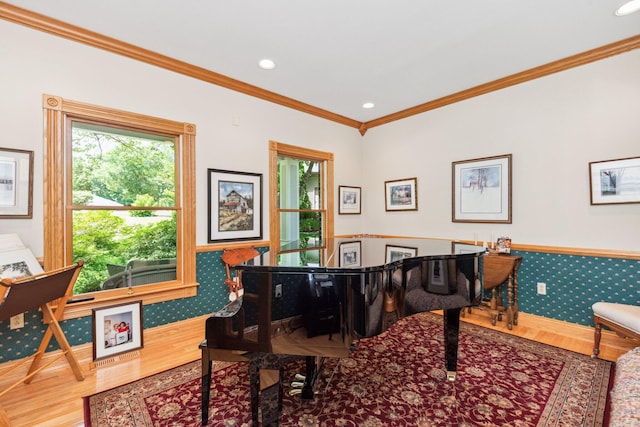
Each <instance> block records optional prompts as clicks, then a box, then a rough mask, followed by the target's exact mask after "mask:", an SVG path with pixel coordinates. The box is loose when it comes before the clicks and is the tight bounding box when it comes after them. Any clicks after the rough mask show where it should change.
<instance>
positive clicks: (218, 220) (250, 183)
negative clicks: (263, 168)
mask: <svg viewBox="0 0 640 427" xmlns="http://www.w3.org/2000/svg"><path fill="white" fill-rule="evenodd" d="M208 180H209V186H208V188H209V203H208V205H209V227H208V228H209V236H208V241H209V243H214V242H221V241H237V240H256V239H262V174H257V173H249V172H234V171H227V170H220V169H208Z"/></svg>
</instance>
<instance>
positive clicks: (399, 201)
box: [384, 178, 418, 211]
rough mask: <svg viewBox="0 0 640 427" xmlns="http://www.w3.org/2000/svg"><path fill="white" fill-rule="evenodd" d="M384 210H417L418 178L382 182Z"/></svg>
mask: <svg viewBox="0 0 640 427" xmlns="http://www.w3.org/2000/svg"><path fill="white" fill-rule="evenodd" d="M384 204H385V205H384V207H385V210H386V211H416V210H418V179H417V178H404V179H396V180H392V181H385V182H384Z"/></svg>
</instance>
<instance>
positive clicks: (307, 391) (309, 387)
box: [301, 356, 318, 400]
mask: <svg viewBox="0 0 640 427" xmlns="http://www.w3.org/2000/svg"><path fill="white" fill-rule="evenodd" d="M317 375H318V370H317V367H316V358H315V356H307V371H306V373H305V378H304V385H303V386H302V396H301V397H302V399H304V400H313V397H314V392H313V389H314V387H315V382H316V377H317Z"/></svg>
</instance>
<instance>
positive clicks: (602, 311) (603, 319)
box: [592, 302, 640, 357]
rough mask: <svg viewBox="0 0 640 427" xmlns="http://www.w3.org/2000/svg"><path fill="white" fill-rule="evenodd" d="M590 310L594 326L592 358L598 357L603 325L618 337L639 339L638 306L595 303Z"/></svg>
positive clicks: (639, 319) (639, 320)
mask: <svg viewBox="0 0 640 427" xmlns="http://www.w3.org/2000/svg"><path fill="white" fill-rule="evenodd" d="M592 308H593V323H594V324H595V334H594V338H593V357H598V353H600V338H601V336H602V326H603V325H604V326H606V327H607V328H609V329H611V330H612V331H614V332H616V333H617V334H618V335H620V336H623V337H626V338H635V339H640V306H637V305H630V304H617V303H612V302H597V303H595V304H593V306H592Z"/></svg>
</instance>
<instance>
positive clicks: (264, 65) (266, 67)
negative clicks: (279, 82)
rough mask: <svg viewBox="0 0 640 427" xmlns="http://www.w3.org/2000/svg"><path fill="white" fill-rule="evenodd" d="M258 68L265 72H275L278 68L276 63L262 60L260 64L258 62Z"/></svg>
mask: <svg viewBox="0 0 640 427" xmlns="http://www.w3.org/2000/svg"><path fill="white" fill-rule="evenodd" d="M258 66H259V67H260V68H262V69H263V70H273V69H274V68H276V63H275V62H273V61H272V60H271V59H261V60H260V62H258Z"/></svg>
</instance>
